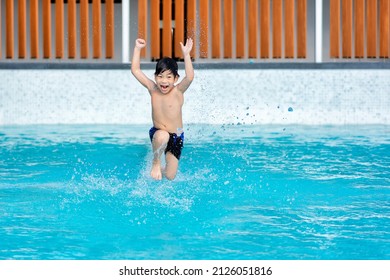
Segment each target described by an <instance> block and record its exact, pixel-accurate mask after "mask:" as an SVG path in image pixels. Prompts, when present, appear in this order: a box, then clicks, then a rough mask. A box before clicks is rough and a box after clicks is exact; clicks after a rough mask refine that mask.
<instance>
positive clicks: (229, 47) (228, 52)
mask: <svg viewBox="0 0 390 280" xmlns="http://www.w3.org/2000/svg"><path fill="white" fill-rule="evenodd" d="M223 15H224V20H223V22H224V26H223V57H224V58H232V57H233V0H224V2H223Z"/></svg>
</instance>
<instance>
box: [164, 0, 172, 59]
mask: <svg viewBox="0 0 390 280" xmlns="http://www.w3.org/2000/svg"><path fill="white" fill-rule="evenodd" d="M162 34H163V36H162V37H163V38H164V39H163V40H162V43H163V49H162V51H163V56H169V57H170V56H172V0H163V33H162Z"/></svg>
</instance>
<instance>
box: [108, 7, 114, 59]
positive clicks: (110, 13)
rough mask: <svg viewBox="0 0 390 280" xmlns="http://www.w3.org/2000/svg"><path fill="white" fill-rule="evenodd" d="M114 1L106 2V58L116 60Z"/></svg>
mask: <svg viewBox="0 0 390 280" xmlns="http://www.w3.org/2000/svg"><path fill="white" fill-rule="evenodd" d="M114 28H115V23H114V0H106V58H107V59H112V58H114V53H115V50H114V47H115V43H114V42H115V30H114Z"/></svg>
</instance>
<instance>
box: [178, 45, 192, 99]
mask: <svg viewBox="0 0 390 280" xmlns="http://www.w3.org/2000/svg"><path fill="white" fill-rule="evenodd" d="M180 46H181V51H182V52H183V56H184V67H185V72H186V75H185V77H184V78H183V79H182V80H181V82H180V83H179V84H178V85H177V89H178V90H179V91H180V92H182V93H184V92H185V91H186V90H187V89H188V87H189V86H190V85H191V83H192V81H193V80H194V68H193V66H192V61H191V56H190V52H191V50H192V46H193V41H192V39H191V38H189V39H187V42H186V44H185V45H183V43H181V42H180Z"/></svg>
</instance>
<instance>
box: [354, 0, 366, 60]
mask: <svg viewBox="0 0 390 280" xmlns="http://www.w3.org/2000/svg"><path fill="white" fill-rule="evenodd" d="M364 1H365V0H355V26H354V28H355V30H354V34H355V58H363V57H364Z"/></svg>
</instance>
